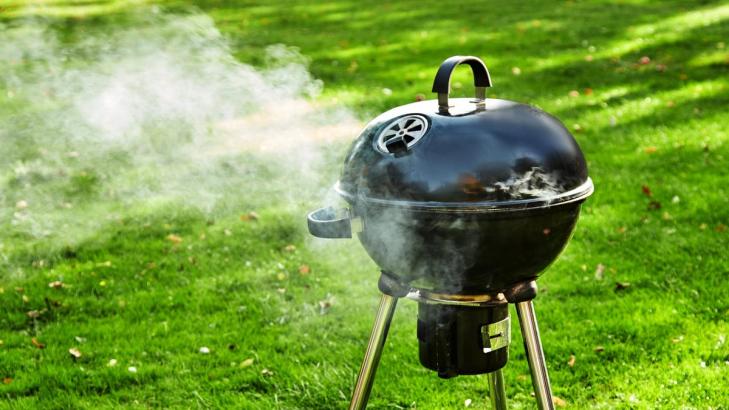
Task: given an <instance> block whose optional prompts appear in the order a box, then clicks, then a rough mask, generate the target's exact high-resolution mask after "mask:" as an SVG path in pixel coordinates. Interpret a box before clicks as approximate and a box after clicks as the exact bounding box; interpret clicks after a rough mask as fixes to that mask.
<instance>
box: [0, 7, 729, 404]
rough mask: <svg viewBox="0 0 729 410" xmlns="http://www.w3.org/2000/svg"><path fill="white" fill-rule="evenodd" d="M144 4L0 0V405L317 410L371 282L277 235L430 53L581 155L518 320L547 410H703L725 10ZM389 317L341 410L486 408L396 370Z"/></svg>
mask: <svg viewBox="0 0 729 410" xmlns="http://www.w3.org/2000/svg"><path fill="white" fill-rule="evenodd" d="M150 3H151V2H145V1H132V0H127V1H93V0H46V1H27V2H23V1H16V0H0V79H2V81H0V138H1V139H2V143H1V144H0V379H2V383H0V397H1V399H0V408H13V409H15V408H20V409H25V408H27V409H35V408H111V407H130V408H148V407H162V408H193V407H200V408H246V409H247V408H251V409H269V408H282V409H293V408H314V409H323V408H345V407H346V405H347V403H348V399H349V395H350V392H351V387H352V385H353V383H354V379H355V376H356V373H357V370H358V367H359V363H360V360H361V358H362V355H363V352H364V348H365V344H366V341H367V336H368V332H369V330H370V326H371V323H372V320H373V316H374V312H375V308H376V306H377V298H378V291H377V285H376V283H377V277H378V272H377V268H376V266H375V265H374V264H373V263H372V262H371V261H370V260H369V258H368V257H367V255H366V254H365V252H364V251H363V250H362V248H361V247H360V245H359V244H358V243H357V241H356V240H351V241H340V242H337V241H333V242H326V241H318V240H313V239H311V238H310V237H309V236H308V233H307V232H306V226H305V214H306V212H307V211H308V210H311V209H314V208H315V207H318V206H320V205H321V204H322V203H325V202H327V201H329V200H331V198H330V196H331V195H330V193H328V191H327V189H328V188H329V187H330V186H331V184H333V183H334V181H336V178H337V173H338V170H339V166H340V164H341V161H342V159H343V157H344V155H345V153H346V151H347V149H348V143H349V141H351V140H352V139H353V138H354V137H355V136H356V133H357V129H358V128H359V127H360V126H361V125H362V124H364V123H365V122H366V121H367V120H368V119H369V118H372V116H373V115H374V114H377V113H379V112H381V111H383V110H386V109H387V108H389V107H394V106H397V105H402V104H405V103H409V102H412V101H415V100H416V98H419V97H420V96H421V95H422V96H425V97H426V98H432V97H433V96H432V95H431V93H430V86H431V81H432V77H433V76H434V74H435V71H436V69H437V66H438V64H439V63H440V62H441V61H442V60H443V59H444V58H446V57H448V56H450V55H455V54H462V55H476V56H480V57H482V58H483V59H484V61H485V62H486V64H487V65H488V67H489V70H490V72H491V76H492V79H493V82H494V87H493V88H492V89H490V90H489V91H488V94H489V95H490V96H492V97H493V96H496V97H498V98H506V99H512V100H516V101H520V102H527V103H530V104H533V105H536V106H538V107H540V108H542V109H544V110H545V111H548V112H550V113H553V114H554V115H556V116H557V117H559V118H560V119H561V120H562V121H563V122H564V123H565V125H566V126H567V127H568V128H569V129H570V130H572V131H573V133H574V135H575V137H576V139H577V140H578V142H579V144H580V146H581V147H582V149H583V151H584V153H585V156H586V158H587V159H588V164H589V168H590V176H591V177H592V179H593V181H594V183H595V187H596V191H595V194H594V196H593V197H591V198H590V199H589V200H588V201H587V202H586V203H585V205H584V207H583V212H582V216H581V218H580V221H579V223H578V226H577V229H576V232H575V235H574V237H573V239H572V241H571V242H570V245H569V246H568V248H567V249H566V250H565V252H564V253H563V254H562V255H561V257H560V259H559V260H558V261H557V262H556V263H555V264H553V265H552V266H551V267H550V268H549V269H548V271H547V272H546V273H545V274H544V276H543V277H542V278H541V279H540V280H539V285H540V292H539V296H538V298H537V299H536V300H535V305H536V310H537V315H538V317H539V324H540V328H541V333H542V341H543V343H544V350H545V354H546V358H547V363H548V366H549V371H550V377H551V382H552V387H553V390H554V394H555V395H556V396H558V397H559V398H560V399H561V402H560V405H563V406H566V407H567V408H575V409H581V408H610V409H612V408H635V409H653V408H665V409H678V408H689V409H693V408H696V409H708V408H712V409H727V408H729V393H727V391H728V388H727V386H729V343H727V341H726V339H727V336H729V325H728V322H729V281H728V280H729V256H727V253H728V251H727V249H729V188H728V187H727V181H729V133H728V132H727V129H728V128H729V114H728V113H727V107H728V106H729V44H727V43H729V4H727V3H726V2H720V1H719V2H715V1H696V2H686V1H663V2H650V1H638V0H634V1H629V0H627V1H615V2H605V1H590V2H582V1H567V2H547V1H539V2H529V3H528V4H527V3H518V2H508V1H493V2H468V3H467V4H461V5H452V4H449V3H448V2H430V1H427V2H424V1H418V2H416V1H407V2H405V1H402V2H376V1H374V2H362V1H359V2H356V1H327V2H285V1H276V2H271V1H269V2H263V1H261V2H247V1H228V0H203V1H197V2H195V6H194V7H193V6H190V5H188V4H185V3H184V2H179V1H168V2H156V4H155V5H152V4H150ZM276 44H283V45H284V46H273V47H271V46H272V45H276ZM251 67H254V68H255V69H253V68H251ZM468 75H469V72H468V70H467V69H459V70H458V72H457V73H456V77H454V80H453V88H454V90H453V94H454V95H470V93H471V92H472V89H471V88H470V80H469V78H468ZM416 312H417V305H416V304H415V303H413V302H410V301H403V302H401V303H400V306H399V307H398V311H397V312H396V314H395V319H394V322H393V325H392V330H391V333H390V336H389V338H388V342H387V345H386V347H385V351H384V354H383V358H382V361H381V364H380V369H379V371H378V374H377V379H376V382H375V385H374V388H373V392H372V395H371V399H370V408H375V409H386V408H420V409H440V408H462V407H464V406H466V403H467V400H468V403H469V404H468V405H469V407H470V408H476V409H479V408H489V404H488V383H487V380H486V376H471V377H466V376H462V377H457V378H455V379H450V380H441V379H439V378H438V377H437V376H436V374H435V373H433V372H430V371H428V370H427V369H425V368H423V367H421V366H420V365H419V363H418V358H417V339H416V332H415V328H416V321H415V317H416ZM512 314H514V312H513V311H512ZM514 316H515V315H514ZM510 354H511V356H510V361H509V364H508V365H507V367H506V368H505V370H504V375H505V380H506V387H507V388H506V392H507V396H508V400H509V406H510V408H534V406H535V404H534V398H533V397H531V390H532V388H531V383H530V381H529V371H528V367H527V363H526V360H525V355H524V352H523V348H522V344H521V339H520V335H519V332H518V330H515V331H514V332H513V342H512V346H511V349H510Z"/></svg>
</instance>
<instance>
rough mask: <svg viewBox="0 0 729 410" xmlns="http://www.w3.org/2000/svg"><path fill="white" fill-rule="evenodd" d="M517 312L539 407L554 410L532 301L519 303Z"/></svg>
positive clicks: (543, 409)
mask: <svg viewBox="0 0 729 410" xmlns="http://www.w3.org/2000/svg"><path fill="white" fill-rule="evenodd" d="M516 312H517V314H518V315H519V325H521V335H522V338H523V339H524V350H526V356H527V361H529V370H530V371H531V374H532V385H533V386H534V394H535V395H536V397H537V407H538V408H539V409H540V410H546V409H548V410H553V409H554V403H553V402H552V388H551V387H550V385H549V375H548V374H547V364H546V363H545V361H544V352H543V351H542V342H541V341H540V340H539V328H538V327H537V317H536V315H535V314H534V305H533V304H532V301H531V300H528V301H526V302H519V303H517V304H516Z"/></svg>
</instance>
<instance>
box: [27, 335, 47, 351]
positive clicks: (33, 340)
mask: <svg viewBox="0 0 729 410" xmlns="http://www.w3.org/2000/svg"><path fill="white" fill-rule="evenodd" d="M30 342H31V343H33V346H35V347H37V348H39V349H45V348H46V345H45V344H43V343H41V342H39V341H38V339H36V338H35V337H34V338H32V339H30Z"/></svg>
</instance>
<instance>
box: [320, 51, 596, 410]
mask: <svg viewBox="0 0 729 410" xmlns="http://www.w3.org/2000/svg"><path fill="white" fill-rule="evenodd" d="M459 64H468V65H469V66H470V67H471V69H472V70H473V75H474V84H475V86H476V97H475V98H473V99H469V98H448V94H449V91H450V77H451V73H452V72H453V70H454V69H455V68H456V66H458V65H459ZM490 86H491V78H490V76H489V73H488V70H487V68H486V66H485V65H484V63H483V62H482V61H481V60H480V59H479V58H476V57H470V56H469V57H464V56H454V57H451V58H448V59H447V60H445V61H444V62H443V63H442V64H441V66H440V68H439V69H438V72H437V74H436V76H435V80H434V82H433V92H435V93H437V94H438V99H437V100H429V101H421V102H417V103H413V104H408V105H404V106H401V107H397V108H394V109H392V110H389V111H387V112H385V113H383V114H381V115H379V116H378V117H377V118H375V119H374V120H372V121H371V122H370V123H369V124H367V126H366V127H365V129H364V131H363V132H362V133H361V134H360V136H359V137H358V138H357V139H356V140H355V141H354V143H353V145H352V147H351V149H350V152H349V154H348V155H347V158H346V160H345V163H344V169H343V171H342V176H341V179H340V181H339V182H338V183H337V185H336V186H335V189H336V191H337V192H338V193H339V194H340V195H341V197H342V198H344V199H345V200H346V201H347V202H348V203H349V205H350V208H349V209H345V210H335V209H333V208H322V209H319V210H316V211H314V212H312V213H310V214H309V215H308V225H309V231H310V232H311V234H312V235H314V236H317V237H321V238H349V237H351V236H352V231H353V226H354V227H357V229H355V230H356V233H357V234H358V236H359V238H360V241H361V242H362V244H363V245H364V247H365V249H366V250H367V252H368V253H369V255H370V256H371V257H372V259H373V260H374V261H375V262H376V263H377V264H378V265H379V266H380V268H381V269H382V274H381V276H380V281H379V288H380V291H381V292H382V298H381V301H380V306H379V310H378V313H377V316H376V319H375V325H374V327H373V330H372V334H371V336H370V341H369V345H368V347H367V352H366V353H365V359H364V361H363V363H362V367H361V369H360V373H359V377H358V379H357V384H356V386H355V390H354V394H353V397H352V401H351V405H350V409H363V408H365V407H366V404H367V398H368V396H369V392H370V390H371V387H372V382H373V380H374V374H375V371H376V368H377V364H378V362H379V357H380V354H381V352H382V348H383V346H384V342H385V338H386V336H387V331H388V328H389V324H390V321H391V319H392V315H393V313H394V310H395V305H396V303H397V299H398V298H401V297H407V298H409V299H414V300H416V301H418V302H419V309H418V341H419V348H420V362H421V363H422V364H423V365H424V366H425V367H427V368H429V369H432V370H435V371H437V372H438V375H439V376H441V377H445V378H448V377H454V376H457V375H468V374H482V373H488V374H489V382H490V393H491V400H492V403H493V406H494V407H495V408H497V409H503V408H506V401H505V393H504V385H503V376H502V374H501V370H500V369H501V368H502V367H504V366H505V365H506V362H507V360H508V345H509V342H510V338H511V337H510V318H509V312H508V304H509V303H514V304H516V307H517V313H518V316H519V321H520V325H521V330H522V335H523V338H524V344H525V349H526V352H527V358H528V361H529V365H530V369H531V374H532V383H533V385H534V389H535V395H536V398H537V403H538V405H539V408H540V409H548V408H552V407H553V403H552V395H551V389H550V386H549V379H548V376H547V368H546V365H545V361H544V354H543V352H542V348H541V342H540V340H539V330H538V328H537V322H536V317H535V315H534V310H533V305H532V302H531V301H532V299H533V298H534V297H535V296H536V293H537V288H536V283H535V280H536V278H537V277H538V276H539V274H540V273H541V272H542V271H543V270H544V269H545V268H546V267H547V266H548V265H549V264H550V263H551V262H553V261H554V260H555V259H556V258H557V256H558V255H559V253H560V252H561V251H562V249H563V248H564V247H565V245H566V244H567V241H568V240H569V238H570V235H571V234H572V231H573V229H574V227H575V223H576V222H577V218H578V216H579V212H580V206H581V204H582V202H583V201H584V200H585V199H586V198H587V197H588V196H590V194H592V192H593V185H592V181H591V180H590V178H589V177H588V175H587V166H586V163H585V158H584V157H583V155H582V152H581V151H580V148H579V146H578V145H577V143H576V142H575V140H574V138H573V137H572V135H570V133H569V131H567V129H566V128H565V127H564V126H563V125H562V123H561V122H560V121H559V120H557V119H556V118H554V117H552V116H551V115H549V114H547V113H545V112H543V111H540V110H538V109H536V108H534V107H531V106H528V105H524V104H519V103H516V102H513V101H508V100H500V99H486V98H485V90H486V87H490Z"/></svg>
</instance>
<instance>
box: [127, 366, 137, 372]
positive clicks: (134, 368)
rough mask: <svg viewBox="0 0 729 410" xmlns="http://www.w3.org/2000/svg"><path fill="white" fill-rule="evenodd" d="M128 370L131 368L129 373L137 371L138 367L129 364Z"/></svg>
mask: <svg viewBox="0 0 729 410" xmlns="http://www.w3.org/2000/svg"><path fill="white" fill-rule="evenodd" d="M127 370H129V373H136V372H137V368H136V367H134V366H129V367H128V368H127Z"/></svg>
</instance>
